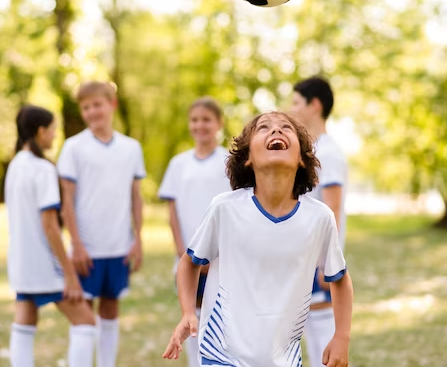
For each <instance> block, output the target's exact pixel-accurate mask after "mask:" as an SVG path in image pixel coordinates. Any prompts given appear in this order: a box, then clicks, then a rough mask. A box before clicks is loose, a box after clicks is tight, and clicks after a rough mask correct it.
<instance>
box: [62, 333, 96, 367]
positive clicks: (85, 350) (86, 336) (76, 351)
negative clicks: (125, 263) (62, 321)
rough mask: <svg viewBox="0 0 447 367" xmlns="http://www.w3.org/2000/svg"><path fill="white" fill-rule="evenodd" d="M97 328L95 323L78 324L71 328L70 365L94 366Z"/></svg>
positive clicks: (73, 366) (76, 366)
mask: <svg viewBox="0 0 447 367" xmlns="http://www.w3.org/2000/svg"><path fill="white" fill-rule="evenodd" d="M95 333H96V328H95V326H93V325H76V326H74V325H73V326H71V328H70V345H69V347H68V366H69V367H93V353H94V350H95Z"/></svg>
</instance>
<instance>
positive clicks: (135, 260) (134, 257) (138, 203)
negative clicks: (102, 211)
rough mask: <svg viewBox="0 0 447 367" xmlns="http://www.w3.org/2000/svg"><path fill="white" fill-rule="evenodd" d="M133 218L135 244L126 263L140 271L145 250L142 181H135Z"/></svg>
mask: <svg viewBox="0 0 447 367" xmlns="http://www.w3.org/2000/svg"><path fill="white" fill-rule="evenodd" d="M132 217H133V226H134V235H135V243H134V245H133V247H132V249H131V250H130V252H129V254H128V255H127V258H126V262H128V263H131V266H132V269H131V270H132V271H137V270H138V269H140V267H141V264H142V262H143V248H142V244H141V228H142V226H143V199H142V197H141V185H140V180H138V179H135V180H134V181H133V184H132Z"/></svg>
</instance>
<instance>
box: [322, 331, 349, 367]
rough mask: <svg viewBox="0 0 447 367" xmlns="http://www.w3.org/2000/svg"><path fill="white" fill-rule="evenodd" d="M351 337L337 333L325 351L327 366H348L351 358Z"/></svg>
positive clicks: (324, 358)
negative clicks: (340, 335) (343, 336)
mask: <svg viewBox="0 0 447 367" xmlns="http://www.w3.org/2000/svg"><path fill="white" fill-rule="evenodd" d="M348 356H349V338H346V339H344V338H342V337H338V336H337V335H335V336H334V337H333V338H332V340H331V341H330V342H329V344H328V346H327V347H326V349H325V350H324V353H323V361H322V362H323V364H324V365H325V366H326V367H347V366H348V359H349V357H348Z"/></svg>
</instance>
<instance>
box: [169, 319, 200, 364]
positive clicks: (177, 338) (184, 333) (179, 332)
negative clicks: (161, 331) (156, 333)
mask: <svg viewBox="0 0 447 367" xmlns="http://www.w3.org/2000/svg"><path fill="white" fill-rule="evenodd" d="M197 326H198V319H197V316H196V315H195V314H194V313H193V314H190V315H185V316H183V318H182V320H181V321H180V323H179V324H178V325H177V327H176V328H175V330H174V333H173V334H172V337H171V340H170V341H169V344H168V346H167V347H166V350H165V352H164V353H163V358H167V359H178V357H179V355H180V352H181V351H182V350H183V348H182V344H183V342H184V341H185V340H186V339H187V338H188V337H189V336H192V337H193V338H196V337H197Z"/></svg>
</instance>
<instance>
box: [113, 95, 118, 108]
mask: <svg viewBox="0 0 447 367" xmlns="http://www.w3.org/2000/svg"><path fill="white" fill-rule="evenodd" d="M112 106H113V108H114V109H117V108H118V98H117V97H115V98H113V100H112Z"/></svg>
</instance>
